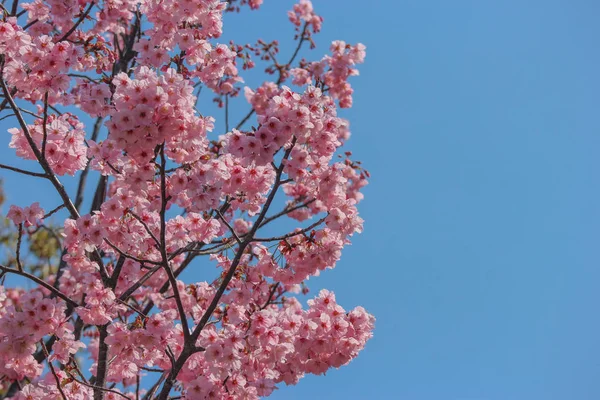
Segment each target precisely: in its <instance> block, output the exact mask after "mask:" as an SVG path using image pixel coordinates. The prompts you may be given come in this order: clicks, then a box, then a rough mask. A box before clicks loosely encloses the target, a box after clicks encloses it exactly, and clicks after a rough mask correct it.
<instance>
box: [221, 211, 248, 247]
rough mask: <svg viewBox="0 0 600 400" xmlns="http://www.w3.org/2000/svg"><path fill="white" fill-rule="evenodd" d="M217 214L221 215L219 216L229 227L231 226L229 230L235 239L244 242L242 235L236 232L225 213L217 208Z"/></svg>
mask: <svg viewBox="0 0 600 400" xmlns="http://www.w3.org/2000/svg"><path fill="white" fill-rule="evenodd" d="M217 215H218V216H219V218H220V219H221V221H223V223H224V224H225V225H227V228H229V230H230V231H231V234H232V235H233V237H234V238H235V240H236V241H237V242H238V243H242V241H241V239H240V237H239V236H238V234H237V233H235V230H234V229H233V227H232V226H231V225H230V224H229V222H227V220H226V219H225V217H224V216H223V214H221V212H220V211H219V210H217Z"/></svg>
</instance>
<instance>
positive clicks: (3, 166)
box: [0, 164, 48, 178]
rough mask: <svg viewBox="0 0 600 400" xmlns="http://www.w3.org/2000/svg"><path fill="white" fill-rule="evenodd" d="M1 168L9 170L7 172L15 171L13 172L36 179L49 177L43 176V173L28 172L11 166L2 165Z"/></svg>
mask: <svg viewBox="0 0 600 400" xmlns="http://www.w3.org/2000/svg"><path fill="white" fill-rule="evenodd" d="M0 168H1V169H7V170H9V171H13V172H18V173H19V174H23V175H29V176H35V177H36V178H47V177H48V176H47V175H46V174H43V173H41V172H32V171H26V170H24V169H21V168H16V167H11V166H10V165H5V164H0Z"/></svg>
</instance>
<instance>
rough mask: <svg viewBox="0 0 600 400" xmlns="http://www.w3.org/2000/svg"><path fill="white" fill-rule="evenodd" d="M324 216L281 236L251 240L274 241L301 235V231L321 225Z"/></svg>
mask: <svg viewBox="0 0 600 400" xmlns="http://www.w3.org/2000/svg"><path fill="white" fill-rule="evenodd" d="M325 218H327V217H323V218H321V219H320V220H318V221H317V222H315V223H314V224H311V225H310V226H307V227H306V228H304V229H300V230H297V231H294V232H290V233H288V234H285V235H282V236H275V237H270V238H256V239H253V240H252V241H253V242H275V241H280V240H285V239H289V238H291V237H294V236H298V235H302V234H303V233H306V232H308V231H310V230H312V229H314V228H316V227H317V226H319V225H321V224H322V223H323V222H324V221H325Z"/></svg>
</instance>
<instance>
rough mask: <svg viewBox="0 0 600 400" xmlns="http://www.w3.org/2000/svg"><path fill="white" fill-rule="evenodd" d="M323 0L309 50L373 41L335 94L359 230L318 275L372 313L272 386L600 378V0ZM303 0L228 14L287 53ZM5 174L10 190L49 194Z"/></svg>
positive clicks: (466, 391)
mask: <svg viewBox="0 0 600 400" xmlns="http://www.w3.org/2000/svg"><path fill="white" fill-rule="evenodd" d="M313 2H314V5H315V9H316V10H317V12H319V13H320V14H321V15H323V17H324V18H325V22H324V25H323V32H322V33H321V34H320V35H318V36H316V41H317V45H318V47H317V49H316V50H313V51H312V52H308V51H306V52H304V53H303V54H304V55H306V56H308V57H311V58H320V56H321V55H322V54H325V53H326V52H327V51H328V50H327V48H328V44H329V42H330V41H331V40H334V39H343V40H346V41H347V42H350V43H355V42H359V41H360V42H362V43H364V44H365V45H366V46H367V60H366V63H365V64H364V65H361V66H360V72H361V76H359V77H355V78H353V79H352V80H351V83H352V86H353V87H354V89H355V97H354V107H353V108H352V109H350V110H348V111H344V112H343V113H342V114H343V115H344V116H345V117H346V118H349V119H350V121H351V128H352V133H353V136H352V138H351V140H350V141H349V142H348V149H349V150H352V151H353V152H354V156H355V158H357V159H360V160H362V161H363V162H364V165H365V167H366V168H367V169H368V170H369V171H370V172H371V174H372V179H371V182H370V185H369V186H367V187H366V188H365V190H364V193H365V196H366V199H365V200H364V202H363V203H361V205H360V208H359V210H360V212H361V215H362V217H363V218H364V219H365V220H366V222H365V232H364V233H363V234H362V235H360V236H357V237H355V238H354V239H353V244H352V246H350V247H349V248H347V249H346V250H345V251H344V254H343V256H342V260H341V262H340V263H339V264H338V266H337V268H336V269H335V270H333V271H327V272H325V273H324V274H323V275H322V276H321V277H319V278H317V279H313V280H311V281H310V287H311V289H312V290H313V293H318V290H319V289H320V288H323V287H325V288H328V289H332V290H334V291H335V293H336V295H337V299H338V301H339V303H340V304H341V305H343V306H344V307H346V308H347V309H350V308H352V307H354V306H356V305H362V306H364V307H365V308H366V309H367V310H368V311H370V312H371V313H373V314H375V316H376V318H377V323H376V330H375V335H374V338H373V339H372V340H371V341H370V342H369V343H368V344H367V347H366V349H365V350H364V351H363V352H362V353H361V354H360V356H359V357H358V358H357V359H356V360H354V361H353V362H352V363H351V364H350V365H348V366H346V367H343V368H341V369H340V370H333V371H330V372H328V373H327V376H326V377H307V378H305V379H304V380H302V381H301V382H300V384H299V385H298V386H295V387H289V388H286V387H283V388H281V389H280V390H279V391H278V392H276V393H275V394H274V395H273V396H272V397H271V398H272V399H274V400H283V399H288V400H293V399H306V398H312V399H317V400H319V399H331V400H334V399H335V400H337V399H339V400H342V399H344V400H345V399H372V400H373V399H375V400H378V399H406V400H439V399H444V400H521V399H522V400H532V399H541V400H553V399H556V400H564V399H577V400H588V399H589V400H592V399H598V398H600V361H599V360H600V340H599V337H600V315H599V314H598V312H597V310H598V304H599V303H600V291H599V290H598V287H599V284H600V268H599V266H600V265H599V264H600V246H599V245H598V239H599V233H600V232H599V231H600V179H599V178H598V176H599V175H598V169H599V167H600V158H599V157H598V152H599V147H600V112H599V110H598V108H599V106H600V102H599V93H600V78H599V71H600V56H599V51H598V50H599V46H598V38H599V37H600V24H598V15H599V13H600V4H599V3H597V2H594V1H583V0H580V1H566V0H564V1H552V0H546V1H534V0H529V1H515V0H504V1H463V0H457V1H452V2H450V1H426V0H419V1H417V0H415V1H401V0H394V1H391V0H389V1H383V0H371V1H368V2H365V1H358V0H329V1H326V0H314V1H313ZM291 4H293V1H288V0H265V5H264V7H263V9H262V11H260V12H256V13H249V12H246V13H244V14H243V15H239V16H237V15H234V16H228V18H227V19H226V21H225V29H226V31H229V33H228V36H227V38H229V37H231V38H235V39H237V40H239V41H245V42H252V41H254V40H255V38H258V37H262V38H263V39H266V40H270V39H279V40H280V43H281V45H282V53H283V54H289V51H291V49H290V47H289V45H287V43H290V45H291V39H292V36H293V32H292V29H291V26H290V24H289V23H288V22H286V19H285V12H286V11H287V10H288V9H290V7H291ZM286 40H289V42H287V41H286ZM248 83H249V84H250V83H252V82H251V81H250V80H249V81H248ZM202 102H203V103H201V104H205V107H206V108H205V109H210V107H211V106H210V98H207V99H203V100H202ZM201 109H202V110H204V108H201ZM245 109H246V105H243V106H242V107H240V108H236V109H235V110H234V116H235V115H242V112H243V110H245ZM219 112H220V111H219ZM206 114H211V112H207V113H206ZM213 115H215V116H216V117H217V118H220V114H215V113H213ZM234 119H235V118H234ZM219 123H222V121H221V120H219ZM8 127H9V126H8V124H6V121H2V122H0V128H2V131H5V129H6V128H8ZM8 136H10V135H8V134H6V133H5V134H3V135H2V136H0V141H1V143H2V144H3V145H5V144H6V143H7V142H8V139H9V138H8ZM5 147H6V146H4V148H2V149H1V150H0V156H1V157H3V158H4V157H9V158H8V159H9V160H12V159H13V154H14V153H13V151H12V150H10V149H9V150H7V149H6V148H5ZM13 164H16V165H20V166H30V165H29V164H27V163H21V162H19V163H13ZM0 174H1V176H2V177H3V178H4V179H5V181H6V185H7V189H8V190H9V191H10V192H9V201H10V202H13V203H17V204H20V205H22V206H24V205H27V204H29V203H31V202H32V201H35V200H36V199H38V198H39V197H40V196H45V197H46V198H51V197H52V196H54V194H53V193H52V192H51V190H50V188H49V187H48V186H47V185H45V184H37V183H36V182H35V181H33V180H30V179H29V178H27V179H25V178H22V177H19V176H15V175H14V174H13V175H9V174H8V173H7V172H6V171H2V172H0ZM69 185H70V184H68V185H67V187H68V188H70V190H71V191H73V186H72V185H70V186H69ZM48 208H50V207H48Z"/></svg>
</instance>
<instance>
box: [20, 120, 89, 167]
mask: <svg viewBox="0 0 600 400" xmlns="http://www.w3.org/2000/svg"><path fill="white" fill-rule="evenodd" d="M45 122H46V123H44V118H37V119H35V121H34V123H33V125H27V130H28V133H29V135H30V136H29V138H31V139H32V140H33V142H34V143H35V146H36V147H37V149H38V150H39V151H44V153H45V157H46V160H47V162H48V164H49V165H50V167H51V168H52V171H53V172H54V173H55V174H56V175H65V174H69V175H75V173H76V172H77V171H79V170H82V169H84V168H85V166H86V164H87V157H86V153H87V149H86V147H85V143H84V140H85V130H84V125H83V123H81V122H80V121H79V120H78V119H77V117H75V116H74V115H72V114H69V113H65V114H62V115H59V116H57V115H55V114H50V115H48V116H47V119H46V121H45ZM8 132H9V133H10V134H12V140H11V141H10V147H11V148H14V149H16V150H17V155H18V156H19V157H22V158H25V159H27V160H36V159H37V156H36V154H35V152H34V150H33V149H32V148H31V144H30V143H29V140H28V137H27V135H25V134H24V130H23V129H19V128H11V129H9V130H8Z"/></svg>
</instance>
